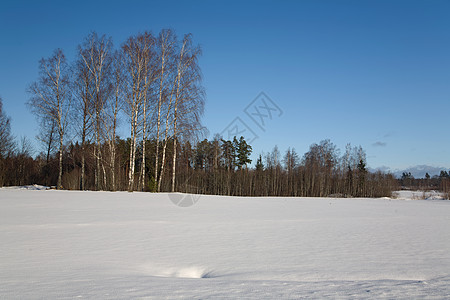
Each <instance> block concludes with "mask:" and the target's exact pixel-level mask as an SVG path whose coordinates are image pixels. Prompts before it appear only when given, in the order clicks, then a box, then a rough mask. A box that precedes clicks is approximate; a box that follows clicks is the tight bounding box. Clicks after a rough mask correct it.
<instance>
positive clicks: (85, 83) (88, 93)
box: [73, 46, 93, 190]
mask: <svg viewBox="0 0 450 300" xmlns="http://www.w3.org/2000/svg"><path fill="white" fill-rule="evenodd" d="M82 52H83V50H82V48H81V46H79V48H78V59H77V60H76V61H75V64H74V68H73V72H74V74H73V78H74V96H75V97H76V99H77V101H76V102H75V105H74V107H75V110H74V114H75V117H74V120H75V123H76V124H78V126H77V127H78V128H77V131H78V134H79V136H80V137H81V180H80V181H81V182H80V189H81V190H85V189H86V150H87V149H86V144H87V142H88V139H89V137H90V134H91V130H92V118H91V116H92V115H93V108H92V105H93V101H92V95H93V91H92V88H93V87H92V85H93V83H92V75H91V72H90V71H89V68H88V66H87V65H86V63H85V59H84V58H83V56H82V54H81V53H82Z"/></svg>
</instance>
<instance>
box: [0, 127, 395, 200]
mask: <svg viewBox="0 0 450 300" xmlns="http://www.w3.org/2000/svg"><path fill="white" fill-rule="evenodd" d="M131 143H132V141H131V138H128V139H126V140H124V139H120V138H118V137H117V138H116V139H115V141H114V144H115V146H114V148H115V149H116V155H115V161H114V165H115V166H116V167H115V168H114V175H113V176H107V177H104V178H105V179H106V180H102V181H101V183H100V189H101V190H128V182H129V180H128V174H129V168H130V161H129V158H130V144H131ZM157 143H158V148H159V149H158V150H156V149H157V147H156V145H157ZM145 144H146V145H147V147H145V152H144V147H143V143H140V144H138V146H137V149H136V157H137V158H136V159H135V164H136V169H137V170H140V169H141V168H145V172H146V174H153V172H154V168H155V160H156V151H158V155H159V160H161V159H162V155H163V154H162V152H163V148H164V147H165V145H166V148H167V149H168V150H167V151H166V154H165V155H166V159H167V167H166V168H165V169H164V170H165V171H164V172H162V173H161V174H160V178H161V184H160V186H159V189H160V190H161V191H171V190H172V184H173V182H174V181H173V178H172V175H173V173H172V172H171V170H172V169H173V165H172V164H173V162H175V164H176V169H177V170H178V171H177V173H176V180H175V182H176V185H175V190H176V191H180V192H188V193H202V194H215V195H232V196H295V197H327V196H334V197H382V196H390V195H391V192H392V191H393V190H396V189H397V188H398V185H397V184H398V182H397V180H396V179H395V178H394V177H393V176H392V175H390V174H383V173H381V172H376V173H371V172H369V171H368V170H367V168H366V155H365V152H364V150H363V149H362V148H361V147H351V146H350V145H347V147H346V149H345V152H344V154H343V155H340V151H339V149H337V147H336V146H335V145H334V144H333V143H332V142H330V141H329V140H324V141H321V142H320V143H318V144H313V145H311V146H310V149H309V151H308V152H307V153H305V154H304V155H303V156H302V157H300V156H299V155H298V154H297V153H296V151H295V149H288V150H287V151H286V152H285V153H283V154H281V153H280V151H279V150H278V148H277V147H275V148H274V149H273V151H271V152H269V153H266V154H261V155H259V157H258V158H257V161H256V162H255V164H254V166H252V167H249V164H250V163H251V162H252V161H251V159H250V156H251V153H252V147H251V145H249V144H248V143H247V142H246V141H245V139H244V138H243V137H241V138H239V139H237V138H234V139H233V140H232V141H226V140H223V139H221V138H220V137H219V136H216V137H215V138H214V139H213V140H207V139H204V140H202V141H199V142H197V143H195V144H194V145H191V142H189V141H185V142H181V143H177V145H176V147H177V148H176V151H175V152H174V151H173V150H172V149H173V146H174V139H169V140H167V141H159V142H157V140H156V139H148V140H146V143H145ZM18 148H21V149H22V150H20V151H16V152H14V153H13V154H11V155H10V156H8V157H7V158H6V159H3V160H2V162H3V163H4V166H5V173H6V174H7V176H4V177H2V178H3V179H4V180H3V182H2V184H3V185H24V184H31V183H39V184H43V185H47V186H52V185H55V184H56V183H57V182H58V173H59V172H58V169H59V152H58V151H53V152H51V154H50V155H48V153H44V152H43V153H41V154H40V155H39V156H38V157H36V158H35V159H33V158H31V156H30V155H29V150H27V149H28V147H27V143H26V140H23V141H22V146H21V147H18ZM95 148H96V145H95V144H94V143H90V142H89V143H87V144H86V145H85V146H84V147H82V146H81V144H80V143H78V142H76V143H71V144H69V145H66V146H64V147H63V155H62V157H63V160H62V166H63V176H62V179H61V184H62V187H63V188H64V189H71V190H78V189H81V182H82V180H84V187H85V189H88V190H96V189H97V186H98V182H96V179H95V177H96V174H95V168H96V157H95V156H93V155H90V156H86V157H85V159H84V164H85V170H84V179H83V177H82V168H83V156H82V153H83V151H87V152H88V153H94V151H95ZM109 149H110V145H109V144H107V143H103V144H102V145H101V151H102V152H103V153H105V155H107V156H108V155H109V152H108V151H109ZM144 153H145V155H144ZM175 153H176V155H177V158H176V160H174V159H173V158H174V155H175ZM141 156H145V157H146V158H147V159H146V160H145V163H146V165H145V166H142V165H141V163H142V161H143V160H142V158H141ZM103 172H104V173H106V174H111V172H113V169H111V167H110V166H108V165H106V164H105V165H104V170H103ZM134 176H135V179H136V181H137V182H139V180H138V178H139V176H140V172H135V173H134ZM112 178H114V179H115V183H113V182H112ZM157 189H158V185H157V183H156V182H155V180H154V179H153V177H152V176H151V175H148V176H147V177H146V180H145V182H143V183H142V187H141V190H144V191H157Z"/></svg>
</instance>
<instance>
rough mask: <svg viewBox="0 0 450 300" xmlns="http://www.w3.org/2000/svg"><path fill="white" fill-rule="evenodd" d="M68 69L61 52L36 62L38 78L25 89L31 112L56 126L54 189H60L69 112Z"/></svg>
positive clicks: (57, 50) (57, 51)
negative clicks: (55, 183) (56, 176)
mask: <svg viewBox="0 0 450 300" xmlns="http://www.w3.org/2000/svg"><path fill="white" fill-rule="evenodd" d="M69 85H70V80H69V68H68V65H67V61H66V57H65V56H64V53H63V51H62V50H61V49H56V50H55V52H54V53H53V55H52V56H51V57H49V58H47V59H45V58H43V59H41V60H40V62H39V79H38V81H36V82H34V83H32V84H31V85H30V87H29V89H28V92H29V93H30V94H31V98H30V100H29V102H28V104H29V106H30V107H31V110H32V112H33V113H34V114H35V115H36V116H37V117H38V118H40V119H50V120H53V121H54V122H55V123H56V127H57V135H58V137H59V173H58V184H57V187H58V189H61V188H62V171H63V169H62V159H63V143H64V138H65V135H66V134H67V130H68V121H69V118H68V116H69V109H70V105H71V94H70V88H69Z"/></svg>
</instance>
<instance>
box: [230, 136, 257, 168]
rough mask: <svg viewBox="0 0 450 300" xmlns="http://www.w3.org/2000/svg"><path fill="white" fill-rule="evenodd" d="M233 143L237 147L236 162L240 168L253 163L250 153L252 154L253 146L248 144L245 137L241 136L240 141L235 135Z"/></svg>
mask: <svg viewBox="0 0 450 300" xmlns="http://www.w3.org/2000/svg"><path fill="white" fill-rule="evenodd" d="M233 144H234V145H235V148H236V161H237V162H236V164H237V167H238V168H239V169H242V167H244V166H245V167H246V166H247V164H249V163H251V162H252V160H251V159H250V155H251V154H252V146H250V145H249V144H247V142H246V141H245V139H244V137H243V136H241V137H240V139H239V141H237V139H236V137H234V140H233Z"/></svg>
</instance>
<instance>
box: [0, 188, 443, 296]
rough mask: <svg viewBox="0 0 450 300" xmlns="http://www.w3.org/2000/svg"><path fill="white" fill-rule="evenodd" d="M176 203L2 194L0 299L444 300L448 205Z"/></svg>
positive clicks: (160, 198) (159, 198) (121, 196)
mask: <svg viewBox="0 0 450 300" xmlns="http://www.w3.org/2000/svg"><path fill="white" fill-rule="evenodd" d="M173 197H174V196H173V195H170V194H149V193H126V192H115V193H110V192H68V191H55V190H39V189H34V190H27V189H0V298H1V299H74V298H88V299H130V298H132V299H136V298H146V299H166V298H167V299H174V298H186V299H210V298H214V299H283V298H285V299H292V298H314V299H318V298H325V297H330V298H345V299H348V298H358V299H361V298H377V299H378V298H389V299H392V298H403V299H413V298H415V299H417V298H431V299H444V298H448V297H450V230H449V228H450V201H443V200H440V201H439V200H417V201H404V200H391V199H331V198H322V199H320V198H239V197H220V196H201V197H200V198H199V199H198V201H196V203H195V205H192V206H190V207H179V206H176V205H174V204H173V202H174V201H173V200H174V198H173ZM171 200H172V201H171ZM195 200H197V199H195Z"/></svg>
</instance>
